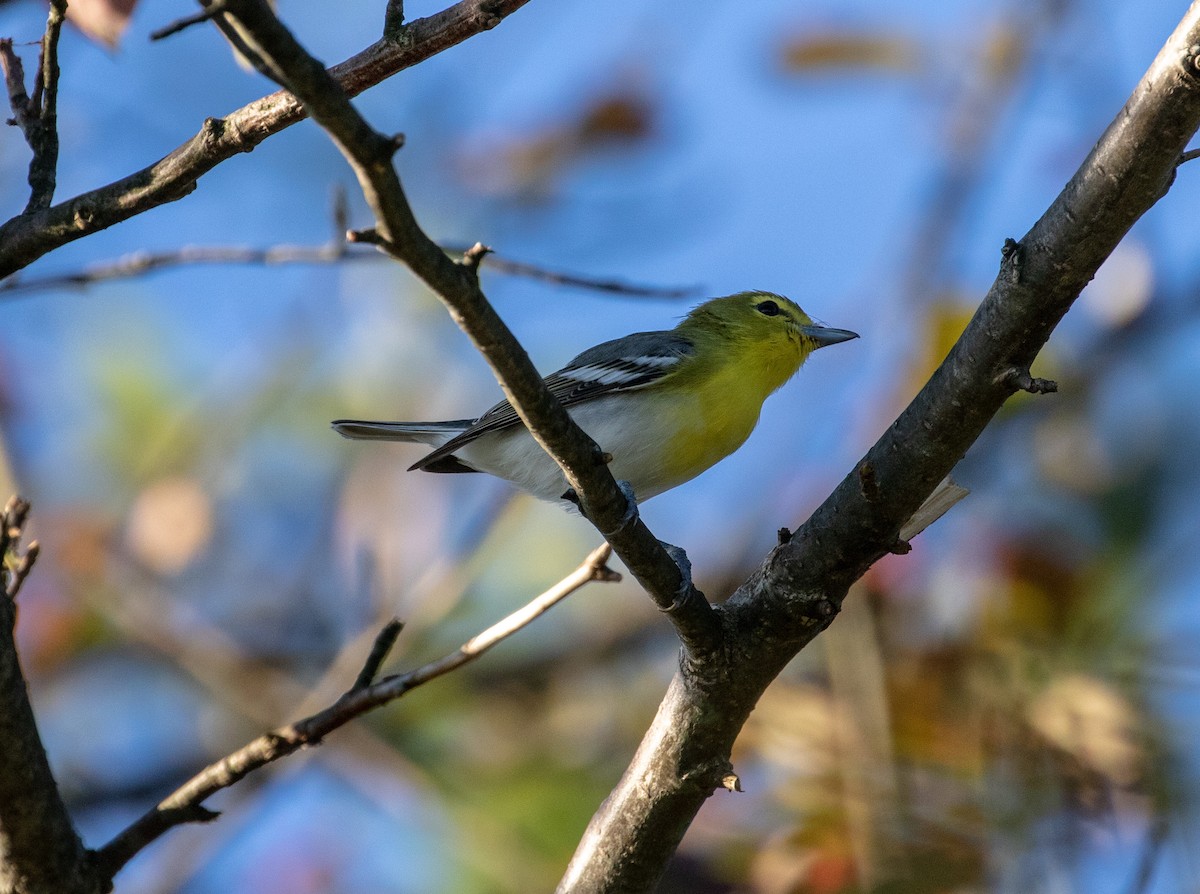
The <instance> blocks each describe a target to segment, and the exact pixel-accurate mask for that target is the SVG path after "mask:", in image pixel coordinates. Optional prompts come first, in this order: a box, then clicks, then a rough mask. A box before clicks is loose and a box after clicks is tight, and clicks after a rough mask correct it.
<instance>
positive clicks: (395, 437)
mask: <svg viewBox="0 0 1200 894" xmlns="http://www.w3.org/2000/svg"><path fill="white" fill-rule="evenodd" d="M472 421H473V420H471V419H455V420H452V421H450V422H367V421H364V420H361V419H335V420H334V421H333V422H332V423H331V424H332V425H333V430H334V431H336V432H337V433H338V434H339V435H341V436H342V437H343V438H351V439H353V440H356V441H412V442H414V443H417V444H433V445H435V446H437V445H440V444H444V443H445V442H446V441H448V440H450V439H451V438H452V437H454V436H455V435H456V434H458V433H459V432H461V431H463V430H464V429H466V428H467V427H468V426H470V424H471V422H472Z"/></svg>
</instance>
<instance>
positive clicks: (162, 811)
mask: <svg viewBox="0 0 1200 894" xmlns="http://www.w3.org/2000/svg"><path fill="white" fill-rule="evenodd" d="M610 555H611V548H610V547H609V546H608V544H603V545H602V546H600V547H598V548H597V549H595V550H593V551H592V553H591V554H590V555H589V556H588V557H587V558H586V559H584V560H583V562H582V563H581V564H580V565H579V567H578V568H576V569H575V570H574V571H572V572H571V573H570V574H568V575H567V576H566V577H564V578H563V579H562V580H561V581H559V582H558V583H557V584H555V585H554V586H553V587H551V588H550V589H549V590H546V592H544V593H542V594H541V595H540V596H538V597H536V598H535V599H533V600H532V601H530V602H529V603H528V604H526V605H525V606H523V607H522V608H520V609H518V610H517V611H515V612H513V613H512V614H510V615H508V616H507V617H505V618H504V619H503V620H501V621H499V622H497V623H496V624H493V625H492V626H491V627H489V628H488V629H487V630H484V631H483V632H482V633H479V634H477V635H476V636H473V637H472V638H471V639H469V640H467V642H465V643H463V645H462V646H460V647H459V648H458V649H457V650H456V651H454V652H451V653H450V654H449V655H446V656H444V657H442V658H439V659H438V660H436V661H432V662H430V663H429V664H425V665H423V666H421V667H419V668H416V669H415V670H412V671H409V672H407V673H404V674H397V675H395V676H390V677H385V678H384V679H382V680H380V681H379V682H377V683H373V684H371V685H369V686H365V687H364V686H360V685H359V681H361V680H362V679H363V676H364V675H365V674H366V673H367V672H368V671H369V670H373V668H372V664H373V662H375V660H376V654H377V652H378V651H380V646H381V643H384V642H386V639H387V637H388V636H389V635H390V628H392V626H393V625H391V624H389V625H387V626H386V627H385V628H384V629H383V630H382V631H381V632H380V635H379V636H378V637H377V638H376V643H375V647H374V648H372V650H371V655H370V656H369V657H368V659H367V662H366V663H365V664H364V667H363V671H362V673H360V674H359V676H358V680H357V681H356V682H355V684H354V686H353V687H352V688H351V689H350V690H349V691H347V692H346V694H345V695H343V696H342V697H341V698H339V699H338V700H337V701H336V702H334V703H333V704H332V705H330V706H328V707H327V708H324V709H323V710H321V711H318V712H317V713H315V714H312V715H310V716H308V717H305V718H304V719H303V720H298V721H296V722H295V723H291V724H288V725H287V726H282V727H279V728H278V729H275V730H272V731H271V732H269V733H265V734H263V735H261V736H259V737H258V738H257V739H254V740H253V741H251V742H249V743H247V744H246V745H244V746H243V747H241V748H239V749H238V750H237V751H234V752H232V753H231V754H228V755H226V756H225V757H223V758H221V760H219V761H217V762H215V763H213V764H210V765H209V766H207V767H205V768H204V769H203V770H201V771H200V772H199V773H197V774H196V775H195V776H193V777H192V778H191V779H190V780H188V781H187V782H186V783H184V784H183V785H182V786H180V787H179V788H178V789H176V790H175V791H174V792H173V793H172V794H171V795H169V796H167V797H166V798H165V799H164V800H163V801H162V802H160V803H159V804H158V805H157V806H156V807H155V808H153V809H152V810H150V811H148V812H147V813H145V814H143V815H142V817H141V818H139V819H138V820H137V821H136V822H134V823H133V824H132V825H130V826H129V827H128V828H126V829H125V830H124V831H122V832H121V833H120V834H118V835H117V836H116V837H115V838H113V840H112V841H110V842H109V843H108V844H106V845H104V847H102V848H100V849H99V850H98V851H96V860H97V862H98V865H99V866H100V867H101V870H102V872H103V873H104V874H105V877H106V878H108V879H111V878H112V877H113V876H114V875H116V873H117V872H118V871H119V870H120V869H121V867H122V866H124V865H125V864H126V863H128V862H129V860H130V859H132V858H133V856H134V855H135V854H137V853H138V852H139V851H141V850H142V849H143V848H145V847H146V846H147V845H149V844H150V843H151V842H153V841H154V840H156V839H157V838H159V837H160V836H161V835H163V834H164V833H165V832H167V831H169V830H170V829H172V828H174V827H175V826H178V825H181V824H183V823H188V822H204V821H207V820H210V819H213V818H214V817H215V816H216V814H214V813H213V812H212V811H210V810H208V809H207V808H206V807H204V806H203V805H204V801H205V800H207V799H208V798H209V797H211V796H212V795H213V794H215V793H216V792H218V791H220V790H221V789H224V788H228V787H229V786H231V785H233V784H234V783H236V782H238V781H239V780H241V779H242V778H244V777H245V776H247V775H249V774H250V773H253V772H254V771H255V770H258V769H260V768H262V767H264V766H266V765H267V764H270V763H273V762H275V761H277V760H279V759H280V758H284V757H287V756H288V755H289V754H292V753H294V752H295V751H298V750H299V749H300V748H303V747H305V746H308V745H315V744H317V743H319V742H320V741H321V740H322V739H323V738H325V737H326V736H328V735H329V734H330V733H332V732H333V731H334V730H336V729H338V728H339V727H342V726H344V725H345V724H347V723H349V722H350V721H351V720H354V719H355V718H357V717H360V716H362V715H363V714H365V713H367V712H368V711H372V710H374V709H376V708H379V707H381V706H383V705H386V704H388V703H389V702H392V701H395V700H396V699H398V698H400V697H401V696H403V695H404V694H405V693H407V692H409V691H411V690H413V689H415V688H416V687H418V686H420V685H422V684H424V683H428V682H429V681H430V680H433V679H436V678H437V677H440V676H443V675H444V674H447V673H450V672H451V671H453V670H456V669H458V668H460V667H462V666H463V665H465V664H468V663H470V662H472V661H474V660H476V659H477V658H479V657H480V656H481V655H483V654H484V653H485V652H487V651H488V650H489V649H491V648H492V647H493V646H495V645H497V644H498V643H500V642H502V641H503V640H505V639H507V638H508V637H510V636H512V635H513V634H514V633H516V632H517V631H519V630H521V629H523V628H524V627H527V626H528V625H529V624H531V623H532V622H533V621H535V620H536V619H537V618H539V617H541V616H542V615H544V614H545V613H546V612H548V611H549V610H550V609H551V608H553V607H554V606H555V605H557V604H558V603H559V602H561V601H562V600H564V599H566V598H567V597H568V596H570V595H571V594H572V593H574V592H575V591H577V590H579V589H580V588H581V587H583V586H584V585H586V584H588V583H591V582H593V581H599V582H611V581H618V580H620V579H621V576H620V575H619V574H617V573H616V572H615V571H612V570H611V569H610V568H609V567H608V566H607V565H606V564H605V563H606V562H607V561H608V558H609V556H610ZM395 632H396V633H397V634H398V633H399V630H398V629H397V630H396V631H395ZM389 647H390V644H389ZM385 651H386V650H385ZM378 660H379V661H382V656H379V658H378ZM372 676H373V673H372Z"/></svg>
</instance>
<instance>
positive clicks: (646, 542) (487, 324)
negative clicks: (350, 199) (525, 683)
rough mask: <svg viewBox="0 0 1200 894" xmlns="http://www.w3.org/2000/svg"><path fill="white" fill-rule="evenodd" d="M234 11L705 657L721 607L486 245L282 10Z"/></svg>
mask: <svg viewBox="0 0 1200 894" xmlns="http://www.w3.org/2000/svg"><path fill="white" fill-rule="evenodd" d="M225 15H226V17H227V18H231V19H233V20H235V21H236V23H237V27H238V30H239V33H242V34H243V35H245V36H246V38H247V40H248V41H249V42H251V43H253V46H254V49H255V51H256V52H258V53H259V54H261V55H262V56H264V57H265V59H266V69H267V70H270V71H278V72H280V76H281V77H282V78H283V79H284V80H286V81H287V83H288V84H289V85H290V87H291V89H292V90H293V91H295V93H296V95H297V96H299V97H300V99H301V101H302V102H303V103H304V107H305V108H306V109H307V111H308V113H309V115H311V116H312V118H313V120H314V121H316V122H317V123H318V124H320V125H321V127H323V128H324V129H325V130H326V131H327V132H328V133H329V135H330V138H331V139H332V140H333V142H334V144H335V145H336V146H337V147H338V149H339V150H340V151H341V152H342V154H343V155H344V156H345V157H346V159H347V160H348V161H349V163H350V166H351V168H352V169H353V170H354V173H355V175H356V176H357V177H358V182H359V186H361V187H362V190H363V195H364V196H365V198H366V200H367V204H368V206H369V207H370V208H371V211H372V213H373V214H374V215H375V219H376V222H377V223H376V229H374V230H372V231H367V232H362V233H358V234H356V238H357V239H358V241H370V242H371V243H372V244H375V245H378V246H380V247H381V248H382V249H383V250H384V251H386V252H387V253H388V254H390V255H392V256H393V257H395V258H397V259H398V260H401V261H403V262H404V263H405V264H407V265H408V266H409V268H411V269H412V271H413V272H414V273H415V274H416V275H417V276H419V277H420V278H421V279H423V280H424V281H425V282H426V284H427V285H429V287H430V288H431V289H433V291H434V292H435V293H436V294H437V295H438V296H439V297H440V298H441V299H442V301H443V303H445V305H446V306H447V308H448V309H449V310H450V314H451V316H452V317H453V318H454V321H455V322H456V323H458V325H459V326H460V327H461V328H462V329H463V331H464V332H466V333H467V335H468V336H469V337H470V338H471V340H472V341H473V342H474V343H475V346H476V347H477V348H478V349H479V351H480V353H481V354H483V356H484V359H486V360H487V361H488V363H489V364H490V365H491V367H492V370H493V371H494V372H495V374H496V377H497V379H498V380H499V382H500V386H501V388H502V389H503V391H504V395H505V397H507V398H508V399H509V401H510V402H511V403H512V405H513V407H514V408H515V409H516V411H517V413H518V414H519V415H520V417H521V421H522V422H524V423H525V426H526V428H528V429H529V431H530V433H531V434H532V435H533V437H534V438H535V439H536V440H537V442H538V443H539V444H540V445H541V446H542V447H543V448H544V449H545V450H546V451H547V453H549V454H550V456H551V457H553V459H554V460H555V462H557V463H558V465H559V467H560V468H561V469H562V471H563V475H564V476H565V478H566V480H567V483H568V484H569V485H570V487H571V488H572V489H573V490H574V491H575V493H576V494H577V495H578V496H579V499H580V504H581V506H582V508H583V511H584V514H585V515H586V516H587V517H588V519H590V520H591V521H592V523H593V524H594V525H595V526H596V528H597V529H598V530H599V531H600V533H601V534H603V535H604V538H605V539H606V540H607V541H608V542H609V543H610V544H612V547H613V549H614V550H615V551H616V553H617V555H618V556H620V557H621V559H622V561H624V562H625V565H626V567H628V568H629V570H630V572H631V573H632V574H633V575H634V577H635V578H637V580H638V582H639V583H640V584H641V585H642V586H643V587H644V588H645V589H646V591H647V592H648V593H649V594H650V596H651V598H652V599H654V601H655V603H656V604H657V605H658V606H659V608H661V609H662V610H663V611H664V612H665V613H666V614H667V615H668V617H669V618H670V619H671V622H672V623H673V624H674V625H675V629H676V631H677V632H678V633H679V636H680V639H681V640H682V641H683V644H684V648H685V650H686V652H687V655H688V657H689V659H690V660H695V661H702V660H704V659H705V657H706V656H707V655H709V654H711V653H713V652H715V651H717V650H718V649H720V646H721V635H720V629H719V625H718V622H717V617H716V615H715V613H714V612H713V610H712V607H711V606H710V605H709V604H708V601H707V600H706V599H705V598H704V595H703V594H702V593H700V592H699V591H698V590H697V589H696V588H695V587H694V586H693V585H692V581H691V576H690V573H689V572H688V565H687V561H686V557H685V556H682V555H681V554H682V551H681V550H680V551H677V552H678V553H679V554H680V555H679V559H678V561H677V559H676V558H675V557H672V556H671V555H670V554H668V552H667V550H666V549H665V548H664V545H663V544H661V543H659V541H658V540H656V539H655V538H654V535H653V534H651V533H650V530H649V529H648V528H647V527H646V525H645V524H644V523H643V522H642V520H641V518H640V517H639V516H638V514H637V507H636V504H635V503H634V502H633V500H632V499H631V498H630V497H629V496H628V495H627V494H625V493H623V492H622V491H621V489H620V488H619V487H618V486H617V484H616V482H615V481H613V477H612V475H611V474H610V473H609V471H608V467H607V465H606V463H605V460H604V455H603V454H602V453H601V451H600V449H599V448H598V447H597V446H596V444H595V442H594V441H592V439H591V438H589V437H588V436H587V435H586V434H584V433H583V431H582V430H581V429H580V428H579V426H577V425H576V424H575V423H574V422H573V421H572V420H571V417H570V416H569V415H568V414H567V412H566V410H564V409H563V407H562V405H560V404H559V402H558V400H557V399H556V398H555V397H554V396H553V395H552V394H551V393H550V391H549V389H548V388H547V387H546V385H545V383H544V382H543V381H542V377H541V376H540V375H539V374H538V372H537V370H536V369H535V368H534V366H533V364H532V363H531V362H530V360H529V357H528V355H527V354H526V353H525V351H524V349H523V348H522V347H521V345H520V344H519V343H518V342H517V340H516V338H514V337H513V335H512V333H511V332H510V331H509V329H508V327H507V326H505V324H504V322H503V321H502V320H501V319H500V317H499V316H498V315H497V314H496V312H495V310H494V309H493V308H492V307H491V305H490V304H489V303H488V301H487V299H486V298H485V297H484V294H483V292H482V291H481V290H480V288H479V279H478V276H477V273H478V266H479V263H480V260H481V259H482V258H483V256H484V255H485V254H486V253H487V249H485V248H484V247H483V246H482V245H477V246H475V247H474V248H472V249H469V250H468V251H467V253H466V254H465V255H464V256H463V260H462V261H461V262H459V263H455V262H454V261H452V260H450V259H449V258H448V257H447V256H446V254H445V252H443V251H442V249H441V248H440V247H439V246H438V245H437V244H435V243H434V242H433V241H432V240H431V239H430V238H429V237H428V236H427V235H426V234H425V232H424V231H423V230H422V229H421V227H420V224H418V223H417V220H416V218H415V217H414V216H413V213H412V209H411V208H410V207H409V204H408V200H407V198H406V197H405V194H404V189H403V187H402V186H401V184H400V178H399V177H398V176H397V174H396V169H395V167H394V165H393V164H392V156H393V155H394V154H395V152H396V150H397V148H398V145H399V144H398V142H397V140H396V138H395V137H389V136H385V135H384V134H381V133H378V132H377V131H375V130H374V129H373V128H372V127H371V126H370V125H369V124H368V123H367V121H366V120H365V119H364V118H363V117H362V116H361V115H360V114H359V113H358V111H357V110H356V109H355V108H354V106H353V105H352V104H351V102H350V100H349V98H348V97H347V95H346V92H345V91H344V90H343V89H342V87H341V86H340V85H339V84H338V82H337V81H336V80H335V79H334V78H333V77H332V76H331V75H330V74H329V72H327V71H326V70H325V68H324V67H323V66H322V65H321V64H320V63H319V62H317V60H315V59H314V58H313V57H312V56H310V55H309V54H308V53H307V52H306V51H305V50H304V48H303V47H302V46H300V44H299V43H297V41H296V40H295V38H294V37H292V35H291V33H290V32H289V31H288V30H287V28H285V27H284V26H283V24H282V23H281V22H280V21H279V19H278V18H276V16H275V14H274V12H273V11H272V10H271V9H270V7H269V6H267V4H266V3H265V2H264V0H229V2H228V3H227V7H226V13H225Z"/></svg>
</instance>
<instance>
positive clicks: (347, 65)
mask: <svg viewBox="0 0 1200 894" xmlns="http://www.w3.org/2000/svg"><path fill="white" fill-rule="evenodd" d="M528 2H529V0H460V2H458V3H455V4H454V5H453V6H450V7H448V8H447V9H444V10H442V11H441V12H439V13H435V14H434V15H431V16H428V17H427V18H423V19H417V20H415V21H413V22H411V23H409V24H407V25H405V26H404V29H403V37H402V39H401V38H396V39H392V38H389V37H387V36H385V37H384V38H382V39H381V40H379V41H376V42H375V43H373V44H372V45H371V46H369V47H367V48H366V49H365V50H363V51H362V52H361V53H358V54H357V55H355V56H353V57H351V58H350V59H347V60H346V61H345V62H342V63H341V64H340V65H335V66H334V67H333V68H332V69H331V74H332V75H333V76H334V77H335V78H336V79H337V81H338V83H339V84H341V85H342V87H343V88H344V89H345V91H346V93H347V95H349V96H357V95H358V94H359V93H361V92H362V91H364V90H366V89H367V88H368V87H372V86H374V85H375V84H378V83H379V82H381V81H383V80H385V79H386V78H389V77H391V76H392V75H394V74H396V72H398V71H402V70H403V69H405V68H409V67H410V66H413V65H416V64H417V63H419V62H422V61H424V60H425V59H428V58H429V57H430V56H434V55H436V54H437V53H440V52H442V51H443V50H445V49H448V48H449V47H452V46H455V45H456V44H459V43H461V42H462V41H464V40H466V39H467V38H469V37H472V36H474V35H476V34H479V33H480V32H482V31H487V30H489V29H491V28H494V27H496V26H497V25H498V24H499V23H500V22H501V21H502V20H503V19H504V18H506V17H507V16H509V15H511V14H512V13H514V12H516V10H518V9H520V8H521V7H522V6H524V5H525V4H526V3H528ZM304 115H305V113H304V110H303V109H302V108H301V106H300V103H299V102H298V101H297V100H296V98H295V97H293V96H292V95H291V94H289V93H287V92H285V91H279V92H276V93H272V94H271V95H270V96H265V97H263V98H262V99H259V100H256V101H255V102H252V103H250V104H249V105H247V106H243V107H242V108H240V109H238V110H237V111H235V112H232V113H230V114H229V115H227V116H225V117H224V118H209V119H208V120H207V121H205V122H204V124H203V126H202V127H201V128H200V130H199V132H198V133H197V134H196V135H195V136H193V137H192V138H191V139H189V140H188V141H186V142H185V143H183V144H182V145H181V146H179V147H178V148H176V149H175V150H174V151H173V152H171V153H170V154H169V155H167V156H166V157H164V158H162V159H160V160H159V161H156V162H155V163H154V164H152V165H150V166H149V167H146V168H143V169H142V170H140V171H137V172H135V173H133V174H130V175H129V176H128V177H123V178H121V179H120V180H116V181H114V182H113V183H110V184H108V185H107V186H102V187H100V188H99V189H94V190H91V191H90V192H85V193H82V194H80V195H78V196H75V197H74V198H71V199H68V200H66V201H65V202H61V203H59V204H58V205H54V206H52V207H49V208H43V209H40V210H37V211H33V212H31V213H27V214H22V215H20V216H19V217H15V218H13V219H12V220H9V221H8V222H6V223H5V224H4V225H3V226H0V278H3V277H6V276H10V275H11V274H13V273H15V272H16V271H18V270H20V269H22V268H24V267H26V266H28V265H29V264H31V263H32V262H33V261H35V260H37V259H38V258H40V257H42V256H43V255H45V254H46V253H48V252H51V251H53V250H54V249H56V248H59V247H61V246H63V245H66V244H67V243H68V242H73V241H74V240H76V239H81V238H82V237H84V236H88V235H91V234H92V233H97V232H99V231H100V230H104V229H107V228H108V227H111V226H112V225H113V224H117V223H120V222H121V221H123V220H128V219H129V218H131V217H133V216H135V215H138V214H141V213H142V212H144V211H149V210H150V209H151V208H157V207H158V206H159V205H163V204H165V203H167V202H174V201H176V200H178V199H182V198H183V197H184V196H186V195H188V194H189V193H191V192H192V191H193V190H194V189H195V188H196V187H197V185H198V183H199V180H200V178H201V177H203V176H204V175H205V174H207V173H208V172H209V171H211V170H212V169H213V168H215V167H216V166H217V165H219V164H220V163H221V162H223V161H226V160H228V159H230V158H233V157H234V156H235V155H238V154H240V153H243V152H249V151H251V150H252V149H253V148H254V147H255V146H257V145H258V144H259V143H261V142H262V141H263V140H265V139H267V138H268V137H270V136H272V135H274V134H276V133H279V132H280V131H281V130H284V129H285V128H287V127H290V126H291V125H293V124H295V123H296V122H297V121H301V120H303V118H304Z"/></svg>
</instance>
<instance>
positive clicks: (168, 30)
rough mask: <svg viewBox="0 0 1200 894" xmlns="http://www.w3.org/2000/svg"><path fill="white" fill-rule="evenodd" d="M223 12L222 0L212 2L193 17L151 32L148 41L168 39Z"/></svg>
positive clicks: (223, 3) (177, 20) (223, 4)
mask: <svg viewBox="0 0 1200 894" xmlns="http://www.w3.org/2000/svg"><path fill="white" fill-rule="evenodd" d="M224 11H225V2H224V0H215V2H213V3H212V4H211V5H210V6H208V7H207V8H205V9H202V10H201V11H200V12H198V13H195V14H194V15H190V16H184V17H183V18H181V19H176V20H175V21H173V22H171V24H169V25H164V26H163V27H161V28H159V29H157V30H155V31H151V32H150V39H151V40H163V39H164V38H167V37H170V36H171V35H173V34H178V33H179V32H180V31H183V30H185V29H187V28H191V27H192V26H193V25H201V24H203V23H204V22H207V21H209V20H210V19H213V18H215V17H216V16H219V15H220V14H221V13H223V12H224Z"/></svg>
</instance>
